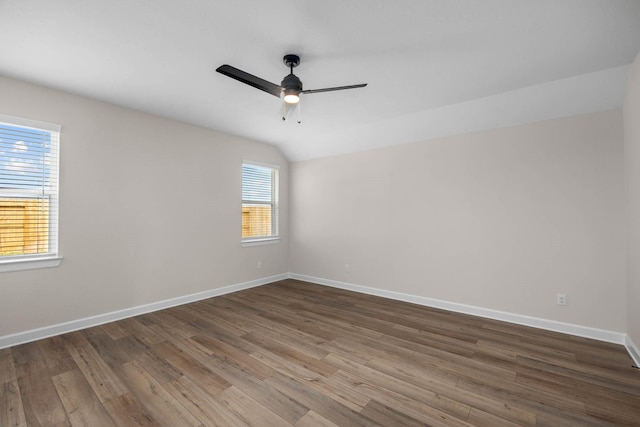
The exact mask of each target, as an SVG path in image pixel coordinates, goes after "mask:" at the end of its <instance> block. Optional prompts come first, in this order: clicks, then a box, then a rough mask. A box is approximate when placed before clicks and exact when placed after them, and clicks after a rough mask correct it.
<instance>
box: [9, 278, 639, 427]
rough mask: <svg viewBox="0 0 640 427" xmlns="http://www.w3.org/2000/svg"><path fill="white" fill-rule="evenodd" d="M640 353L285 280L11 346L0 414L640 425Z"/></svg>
mask: <svg viewBox="0 0 640 427" xmlns="http://www.w3.org/2000/svg"><path fill="white" fill-rule="evenodd" d="M632 365H633V362H632V360H631V358H630V357H629V355H628V354H627V353H626V351H625V349H624V348H623V347H622V346H619V345H614V344H608V343H602V342H598V341H593V340H588V339H584V338H577V337H573V336H568V335H562V334H558V333H553V332H548V331H542V330H536V329H533V328H528V327H523V326H517V325H512V324H508V323H503V322H498V321H492V320H487V319H483V318H477V317H473V316H467V315H461V314H456V313H450V312H446V311H442V310H436V309H430V308H425V307H421V306H417V305H412V304H408V303H402V302H397V301H391V300H386V299H383V298H378V297H373V296H368V295H362V294H357V293H353V292H347V291H343V290H337V289H333V288H329V287H324V286H319V285H314V284H309V283H304V282H300V281H295V280H285V281H281V282H278V283H274V284H270V285H266V286H262V287H259V288H253V289H249V290H246V291H242V292H237V293H233V294H229V295H225V296H221V297H217V298H212V299H208V300H204V301H200V302H196V303H193V304H188V305H184V306H180V307H175V308H171V309H167V310H163V311H159V312H155V313H150V314H146V315H143V316H138V317H135V318H130V319H125V320H122V321H118V322H114V323H109V324H106V325H102V326H98V327H93V328H89V329H85V330H83V331H78V332H73V333H70V334H66V335H61V336H58V337H53V338H49V339H45V340H41V341H36V342H33V343H29V344H24V345H20V346H16V347H12V348H8V349H4V350H0V426H2V427H5V426H69V425H72V426H171V427H176V426H207V427H208V426H261V427H262V426H296V427H308V426H385V427H391V426H414V425H415V426H418V425H419V426H424V425H433V426H538V425H540V426H610V425H636V426H640V370H638V369H637V368H634V367H633V366H632Z"/></svg>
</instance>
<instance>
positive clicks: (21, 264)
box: [0, 256, 62, 273]
mask: <svg viewBox="0 0 640 427" xmlns="http://www.w3.org/2000/svg"><path fill="white" fill-rule="evenodd" d="M61 262H62V257H60V256H57V257H49V258H33V259H21V260H12V261H8V260H7V261H0V273H8V272H10V271H23V270H35V269H38V268H54V267H57V266H59V265H60V263H61Z"/></svg>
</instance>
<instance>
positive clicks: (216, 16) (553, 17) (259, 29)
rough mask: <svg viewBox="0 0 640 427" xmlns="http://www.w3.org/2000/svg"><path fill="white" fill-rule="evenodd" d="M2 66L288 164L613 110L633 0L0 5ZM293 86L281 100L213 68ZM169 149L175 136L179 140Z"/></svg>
mask: <svg viewBox="0 0 640 427" xmlns="http://www.w3.org/2000/svg"><path fill="white" fill-rule="evenodd" d="M0 40H2V53H1V54H0V74H2V75H5V76H8V77H14V78H18V79H22V80H26V81H30V82H34V83H38V84H42V85H45V86H49V87H54V88H58V89H61V90H65V91H69V92H72V93H77V94H80V95H85V96H88V97H92V98H97V99H100V100H104V101H108V102H112V103H115V104H119V105H123V106H127V107H131V108H134V109H138V110H142V111H146V112H150V113H154V114H158V115H161V116H166V117H170V118H174V119H178V120H182V121H185V122H189V123H193V124H197V125H201V126H205V127H208V128H212V129H216V130H221V131H223V132H227V133H231V134H236V135H240V136H244V137H247V138H251V139H254V140H258V141H263V142H267V143H270V144H274V145H276V146H278V147H279V148H280V150H281V151H282V152H283V153H284V154H285V155H286V156H287V157H288V158H289V159H290V160H293V161H296V160H302V159H308V158H315V157H322V156H327V155H333V154H339V153H345V152H351V151H357V150H365V149H370V148H373V147H380V146H385V145H390V144H401V143H406V142H413V141H420V140H425V139H429V138H433V137H439V136H445V135H451V134H456V133H462V132H468V131H474V130H481V129H487V128H494V127H501V126H510V125H514V124H519V123H525V122H530V121H537V120H543V119H549V118H555V117H562V116H567V115H573V114H580V113H587V112H593V111H602V110H607V109H611V108H618V107H620V106H621V105H622V101H623V94H624V88H625V84H626V78H627V73H628V69H629V68H628V65H629V64H630V63H631V62H632V60H633V58H634V57H635V55H636V54H637V53H638V51H639V50H640V1H638V0H538V1H531V0H483V1H476V0H397V1H388V0H387V1H385V0H349V1H343V0H324V1H315V0H272V1H263V0H244V1H178V0H136V1H130V0H109V1H104V0H3V1H0ZM287 53H296V54H299V55H300V56H301V59H302V62H301V64H300V66H299V67H297V68H296V69H295V73H296V75H298V76H299V77H300V78H301V79H302V81H303V82H304V84H305V88H309V89H312V88H317V87H331V86H341V85H347V84H354V83H361V82H366V83H369V85H368V87H366V88H364V89H355V90H348V91H340V92H331V93H320V94H313V95H307V96H306V97H305V96H303V98H302V101H301V118H302V124H297V123H296V120H289V121H286V122H283V121H282V120H281V119H280V113H281V102H280V100H279V99H278V98H276V97H273V96H269V95H268V94H266V93H264V92H260V91H258V90H255V89H254V88H252V87H249V86H246V85H243V84H242V83H239V82H237V81H234V80H232V79H229V78H228V77H225V76H223V75H221V74H218V73H216V72H215V69H216V67H218V66H219V65H222V64H230V65H233V66H235V67H237V68H240V69H242V70H245V71H247V72H249V73H252V74H255V75H257V76H259V77H262V78H264V79H266V80H268V81H271V82H274V83H277V84H279V83H280V80H281V79H282V78H283V77H284V76H285V75H286V74H287V69H286V68H285V66H284V65H283V63H282V57H283V55H284V54H287ZM176 143H179V141H176Z"/></svg>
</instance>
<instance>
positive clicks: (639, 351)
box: [624, 335, 640, 368]
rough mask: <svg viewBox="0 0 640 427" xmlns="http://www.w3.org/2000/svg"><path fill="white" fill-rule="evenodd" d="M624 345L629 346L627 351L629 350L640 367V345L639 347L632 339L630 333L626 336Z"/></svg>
mask: <svg viewBox="0 0 640 427" xmlns="http://www.w3.org/2000/svg"><path fill="white" fill-rule="evenodd" d="M624 346H625V347H626V348H627V351H628V352H629V355H630V356H631V358H632V359H633V361H634V362H635V364H636V366H637V367H638V368H640V347H638V346H637V345H636V344H635V343H634V342H633V341H631V338H629V335H627V336H626V337H625V340H624Z"/></svg>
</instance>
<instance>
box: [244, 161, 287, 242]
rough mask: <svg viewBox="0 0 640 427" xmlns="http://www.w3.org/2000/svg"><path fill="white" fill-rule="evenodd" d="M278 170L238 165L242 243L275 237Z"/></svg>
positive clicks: (275, 168)
mask: <svg viewBox="0 0 640 427" xmlns="http://www.w3.org/2000/svg"><path fill="white" fill-rule="evenodd" d="M278 172H279V170H278V167H277V166H269V165H261V164H255V163H249V162H244V163H243V164H242V240H243V241H245V242H247V241H255V240H265V239H273V238H277V237H278Z"/></svg>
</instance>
